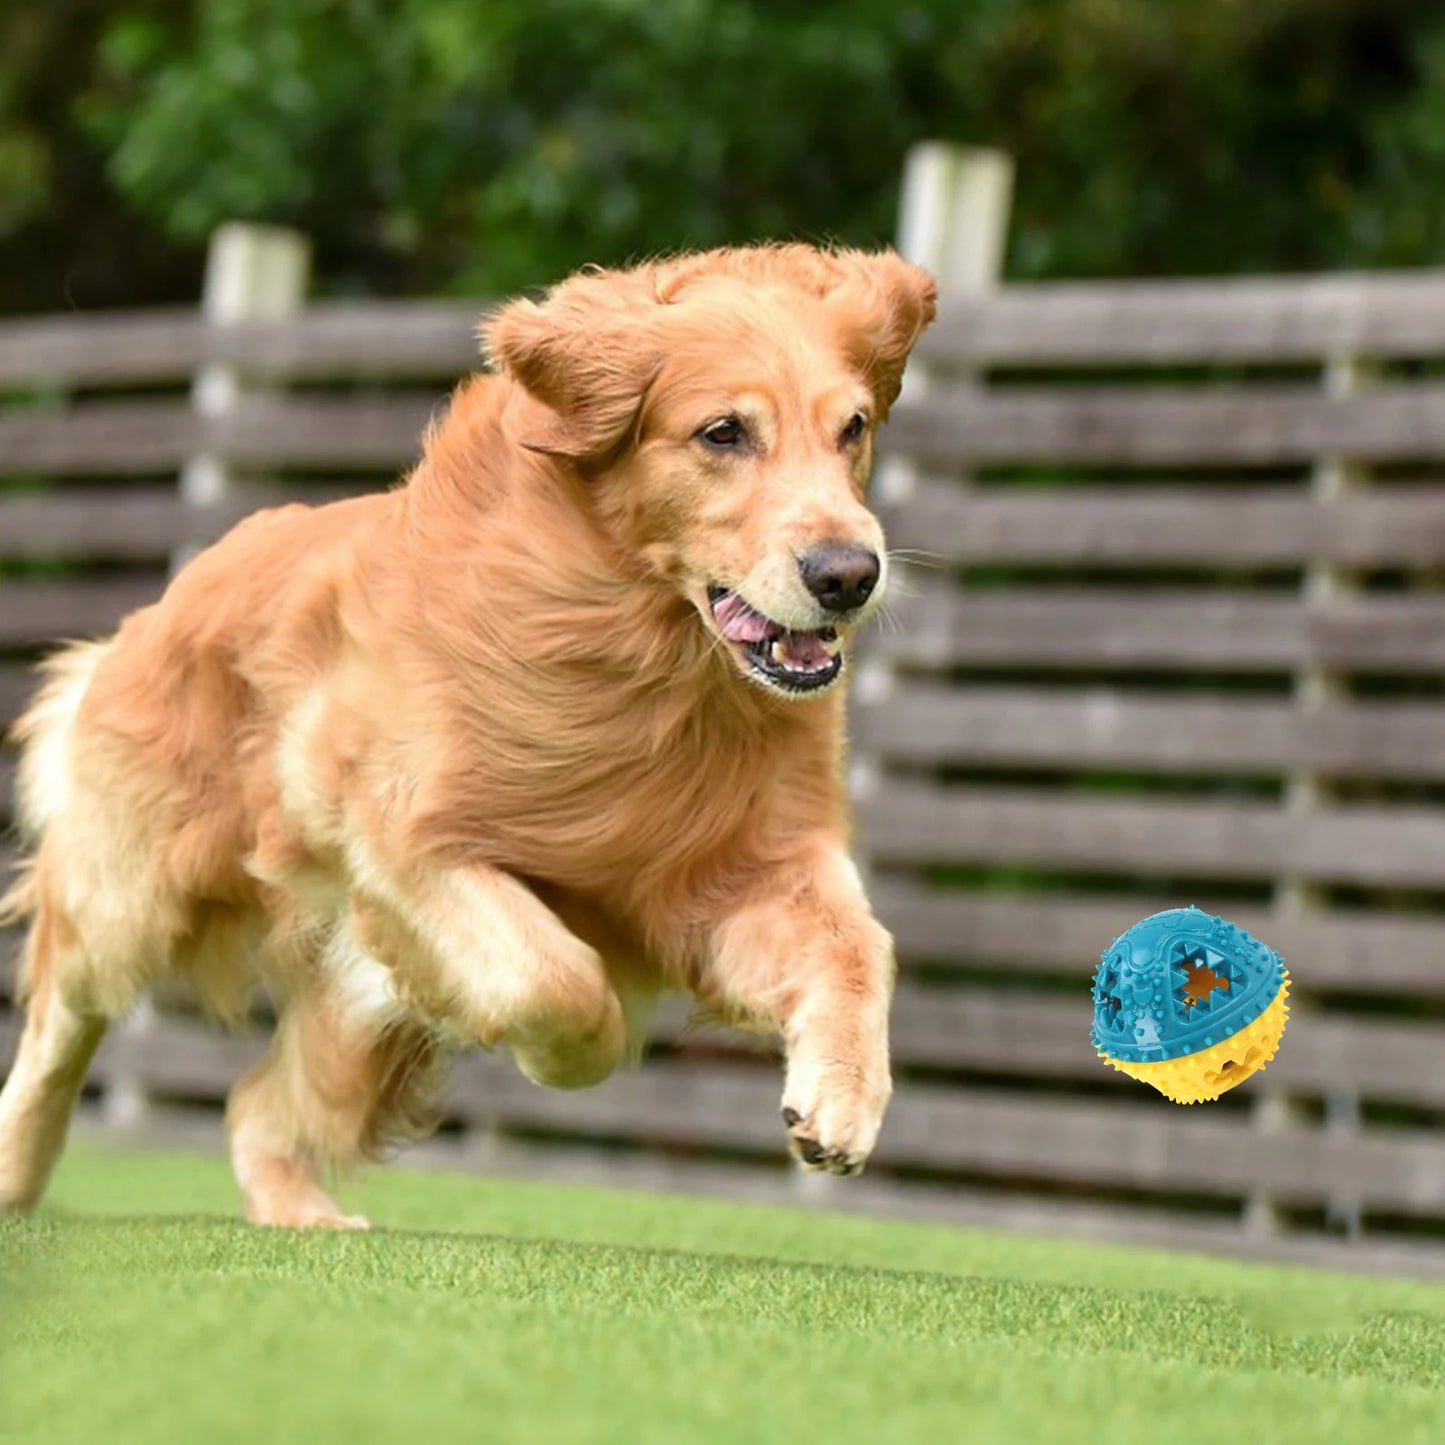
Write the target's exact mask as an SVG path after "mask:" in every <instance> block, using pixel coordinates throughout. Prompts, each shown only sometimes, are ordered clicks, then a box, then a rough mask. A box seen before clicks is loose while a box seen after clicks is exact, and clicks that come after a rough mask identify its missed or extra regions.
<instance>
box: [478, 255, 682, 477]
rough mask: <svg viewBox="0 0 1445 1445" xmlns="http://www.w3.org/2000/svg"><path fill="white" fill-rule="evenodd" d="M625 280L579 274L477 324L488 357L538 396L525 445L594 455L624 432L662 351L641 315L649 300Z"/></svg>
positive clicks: (578, 456)
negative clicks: (535, 298)
mask: <svg viewBox="0 0 1445 1445" xmlns="http://www.w3.org/2000/svg"><path fill="white" fill-rule="evenodd" d="M629 279H630V278H628V277H625V276H623V275H622V274H620V273H616V272H613V273H607V272H601V273H595V274H593V275H588V276H582V277H578V278H575V279H574V280H572V281H568V282H564V283H563V284H562V285H560V286H557V287H555V288H554V289H553V290H552V292H551V293H550V294H549V295H548V296H547V298H546V299H545V300H544V301H542V302H541V303H538V302H535V301H513V302H511V303H509V304H508V305H506V306H504V307H503V308H502V309H501V310H500V311H499V312H497V313H496V314H495V315H494V316H493V317H492V318H491V319H490V320H489V321H487V322H486V323H485V324H484V325H483V328H482V341H483V346H484V349H485V351H486V354H487V356H488V358H489V360H490V361H491V364H492V366H493V367H494V368H496V369H497V370H499V371H501V372H503V373H505V374H506V375H508V376H510V377H512V378H513V379H514V380H516V381H517V382H518V383H520V385H521V386H522V387H523V388H524V389H525V390H526V391H527V392H528V394H529V395H531V396H532V397H533V398H534V399H535V400H537V401H539V402H540V403H541V404H542V407H541V408H539V409H536V414H535V417H534V418H532V419H531V420H529V423H528V425H527V429H526V431H525V432H524V433H523V436H522V443H523V445H524V446H526V447H528V448H529V449H530V450H532V451H538V452H545V453H547V454H548V455H551V456H562V457H569V458H572V459H574V460H579V461H581V460H590V461H596V460H599V459H601V458H603V457H605V456H607V455H609V454H610V453H612V452H614V451H616V450H617V448H618V447H620V446H621V445H622V443H623V442H624V441H625V440H626V439H627V437H628V435H629V434H630V432H631V430H632V427H633V424H634V423H635V421H636V419H637V415H638V413H639V411H640V410H641V407H642V402H643V399H644V398H645V396H646V394H647V389H648V387H649V386H650V385H651V383H652V380H653V378H654V377H655V376H656V374H657V372H658V370H659V368H660V367H661V364H662V355H661V353H660V349H659V348H658V346H657V345H656V343H655V341H654V339H653V337H652V327H651V325H650V324H649V323H650V321H651V320H652V318H651V316H650V315H649V313H650V312H651V311H653V310H655V307H656V303H655V301H654V300H653V299H652V296H651V293H650V291H647V290H645V289H643V288H641V287H633V286H629V285H627V284H626V283H627V281H628V280H629Z"/></svg>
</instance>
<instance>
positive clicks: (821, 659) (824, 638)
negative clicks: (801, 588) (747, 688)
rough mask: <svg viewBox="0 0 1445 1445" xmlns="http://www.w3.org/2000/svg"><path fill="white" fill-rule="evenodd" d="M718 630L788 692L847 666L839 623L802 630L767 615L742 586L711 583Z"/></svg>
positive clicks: (832, 677) (830, 678)
mask: <svg viewBox="0 0 1445 1445" xmlns="http://www.w3.org/2000/svg"><path fill="white" fill-rule="evenodd" d="M707 600H708V604H709V605H710V606H711V608H712V616H713V622H714V623H715V624H716V625H717V630H718V631H719V632H720V633H721V634H722V635H723V637H725V638H726V639H727V640H728V641H729V642H730V643H732V644H733V646H734V647H736V648H737V649H738V651H739V653H740V654H741V656H742V658H743V660H744V661H745V662H746V663H747V665H748V667H749V668H750V669H751V671H752V672H753V674H754V676H756V677H757V678H759V679H760V680H761V681H763V682H765V683H767V684H768V686H769V687H775V688H778V689H779V690H780V691H782V692H793V693H800V692H816V691H817V690H818V689H819V688H823V687H827V686H828V684H829V683H831V682H836V681H837V679H838V674H839V673H840V672H842V671H843V645H842V642H841V641H840V640H839V637H838V630H837V628H834V627H819V628H817V629H815V630H814V631H811V632H797V631H793V630H792V629H790V628H787V627H784V626H783V625H782V624H781V623H779V622H774V621H773V620H772V618H771V617H765V616H764V615H763V614H762V613H761V612H759V611H758V610H757V608H756V607H753V606H752V605H751V604H749V603H747V602H745V601H744V600H743V599H742V598H741V597H739V596H738V594H737V593H736V592H733V591H731V590H730V589H729V588H727V587H722V586H720V585H718V584H717V583H714V584H713V585H712V586H710V587H709V588H708V589H707Z"/></svg>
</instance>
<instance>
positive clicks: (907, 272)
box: [834, 251, 938, 420]
mask: <svg viewBox="0 0 1445 1445" xmlns="http://www.w3.org/2000/svg"><path fill="white" fill-rule="evenodd" d="M839 259H840V260H842V261H843V262H844V263H845V265H846V266H847V269H848V270H849V271H850V272H851V273H852V275H851V277H850V279H849V281H846V282H844V283H843V284H842V285H841V286H840V287H839V288H838V290H837V291H836V292H835V293H834V294H835V295H836V296H837V297H838V299H839V302H840V304H841V305H842V306H844V307H845V308H846V311H845V323H844V324H845V327H846V328H847V333H846V340H845V345H846V346H847V347H848V349H849V351H850V353H851V354H852V356H853V357H854V361H855V364H856V365H857V367H858V369H859V371H860V372H861V374H862V376H863V379H864V380H865V381H866V382H867V384H868V387H869V389H870V390H871V391H872V393H873V396H874V401H875V404H876V406H877V408H878V417H879V419H880V420H882V419H883V418H884V417H886V416H887V415H888V410H889V408H890V407H891V406H892V405H893V403H894V402H895V401H896V400H897V399H898V392H899V389H900V388H901V387H902V385H903V368H904V367H905V366H907V364H908V355H909V353H910V352H911V351H912V350H913V346H914V343H915V342H916V341H917V340H918V338H919V336H920V335H921V334H922V333H923V330H924V328H925V327H927V326H928V324H929V323H930V322H931V321H932V320H933V318H934V316H935V315H936V314H937V311H938V283H937V282H936V281H935V280H934V279H933V277H932V276H930V275H929V273H928V272H927V271H925V270H924V269H923V268H922V267H921V266H915V265H913V264H912V263H911V262H909V261H905V260H904V259H903V258H902V257H901V256H900V255H898V254H897V252H895V251H879V252H877V253H873V254H870V253H866V252H862V251H851V252H845V253H844V254H843V255H842V256H841V257H840V258H839Z"/></svg>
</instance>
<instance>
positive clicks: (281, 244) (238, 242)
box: [101, 222, 311, 1127]
mask: <svg viewBox="0 0 1445 1445" xmlns="http://www.w3.org/2000/svg"><path fill="white" fill-rule="evenodd" d="M310 265H311V254H310V245H309V243H308V242H307V240H306V238H305V237H304V236H302V235H300V234H299V233H297V232H295V231H289V230H285V229H282V228H280V227H273V226H252V225H246V224H243V223H239V222H237V223H232V224H229V225H225V226H222V227H221V228H220V229H219V230H218V231H217V232H216V233H215V235H214V236H212V238H211V245H210V250H209V253H208V255H207V257H206V276H205V282H204V289H203V292H202V297H201V312H202V315H203V316H204V317H205V319H206V321H207V322H208V323H209V324H211V325H213V326H234V325H237V324H239V323H241V322H246V321H281V320H284V319H285V318H286V317H288V316H294V315H295V314H296V313H297V312H298V311H299V310H300V309H301V307H302V305H303V303H304V302H305V299H306V283H307V278H308V274H309V271H310ZM246 390H247V381H246V378H245V377H244V376H243V375H242V374H241V373H240V372H239V371H238V370H237V368H236V367H234V366H227V365H220V364H209V365H206V366H203V367H202V368H201V369H200V371H198V372H197V374H196V377H195V380H194V382H193V383H192V386H191V405H192V406H193V407H194V408H195V409H196V410H197V411H198V412H200V413H202V414H203V415H205V416H207V417H216V416H222V415H224V414H225V413H226V412H227V411H229V410H230V409H232V408H233V407H235V406H236V405H237V404H238V402H239V401H240V399H241V397H242V396H243V395H244V394H245V393H246ZM244 485H245V479H243V478H240V477H238V476H236V475H235V473H234V471H233V469H232V468H231V466H230V465H229V463H228V462H227V460H226V458H224V457H221V456H216V455H214V454H211V453H200V454H198V455H196V456H193V457H191V458H189V459H188V460H187V461H186V463H185V465H184V466H183V467H182V469H181V475H180V487H179V490H180V504H181V506H182V507H191V508H194V507H213V506H215V505H216V504H218V503H220V502H222V501H225V500H227V499H228V498H230V497H232V496H233V495H234V494H235V492H236V491H237V489H238V487H241V486H244ZM201 545H202V544H201V542H200V540H199V539H198V537H195V538H192V539H191V540H188V541H185V542H183V543H181V544H180V545H179V546H178V547H177V548H176V550H175V552H174V553H173V554H172V557H171V571H172V573H174V572H176V571H178V570H179V569H180V568H181V567H183V566H184V565H185V564H186V563H187V562H188V561H189V560H190V559H191V557H193V556H194V555H195V553H196V552H197V551H198V550H199V549H200V546H201ZM118 1029H119V1031H120V1032H122V1033H124V1034H125V1035H126V1036H127V1037H128V1038H129V1039H131V1040H137V1041H139V1040H144V1039H146V1038H148V1037H153V1036H154V1034H155V1033H156V1005H155V1002H154V1001H153V1000H152V999H151V998H149V997H144V998H142V999H141V1001H140V1002H139V1004H138V1005H137V1006H136V1008H135V1009H134V1010H133V1011H132V1012H131V1013H130V1014H129V1015H128V1016H127V1017H126V1019H125V1020H124V1021H123V1022H122V1023H121V1024H120V1025H118ZM140 1052H141V1051H140V1050H137V1049H127V1050H123V1051H122V1057H131V1058H135V1057H138V1055H139V1053H140ZM101 1107H102V1112H103V1115H104V1118H105V1121H106V1123H107V1124H111V1125H116V1126H121V1127H127V1126H129V1127H135V1126H137V1125H140V1124H142V1123H144V1122H145V1119H146V1115H147V1113H148V1111H149V1097H148V1093H147V1089H146V1086H145V1084H144V1083H143V1082H142V1081H141V1079H140V1078H139V1077H137V1076H136V1075H135V1074H134V1073H133V1072H131V1071H128V1070H126V1069H124V1068H123V1067H122V1068H120V1069H118V1070H117V1071H115V1072H112V1073H111V1074H110V1075H109V1076H108V1077H107V1080H106V1088H105V1093H104V1095H103V1096H102V1101H101Z"/></svg>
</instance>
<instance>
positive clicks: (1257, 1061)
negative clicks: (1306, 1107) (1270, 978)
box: [1099, 976, 1289, 1104]
mask: <svg viewBox="0 0 1445 1445" xmlns="http://www.w3.org/2000/svg"><path fill="white" fill-rule="evenodd" d="M1288 993H1289V978H1288V976H1286V978H1285V979H1284V982H1283V983H1281V984H1280V987H1279V992H1278V993H1277V994H1275V996H1274V1001H1273V1002H1272V1003H1271V1004H1270V1006H1269V1007H1268V1008H1267V1009H1265V1011H1264V1012H1263V1013H1262V1014H1260V1016H1259V1017H1258V1018H1257V1019H1255V1021H1254V1022H1253V1023H1252V1024H1246V1025H1245V1027H1244V1028H1242V1029H1240V1031H1239V1032H1238V1033H1237V1034H1230V1036H1229V1037H1228V1038H1227V1039H1225V1040H1224V1042H1223V1043H1218V1044H1215V1045H1213V1047H1211V1048H1207V1049H1200V1050H1199V1052H1198V1053H1194V1054H1186V1055H1185V1056H1184V1057H1183V1058H1181V1059H1162V1060H1160V1061H1159V1062H1157V1063H1150V1064H1127V1063H1125V1062H1123V1060H1121V1059H1111V1058H1108V1057H1107V1056H1106V1055H1105V1054H1103V1053H1102V1052H1101V1053H1100V1054H1099V1057H1100V1058H1101V1059H1103V1060H1104V1062H1105V1063H1106V1064H1112V1065H1113V1066H1114V1067H1115V1068H1116V1069H1118V1070H1119V1072H1120V1073H1123V1074H1128V1075H1129V1077H1130V1078H1131V1079H1138V1080H1140V1081H1141V1082H1143V1083H1145V1084H1152V1085H1153V1086H1154V1087H1155V1088H1156V1089H1158V1090H1159V1092H1160V1093H1161V1094H1163V1095H1164V1096H1165V1097H1166V1098H1168V1099H1173V1100H1174V1102H1175V1103H1176V1104H1202V1103H1205V1102H1207V1101H1208V1100H1210V1099H1217V1098H1218V1097H1219V1096H1220V1095H1221V1094H1223V1093H1227V1092H1228V1091H1229V1090H1230V1089H1232V1088H1234V1086H1235V1085H1236V1084H1242V1083H1243V1082H1244V1081H1245V1080H1246V1079H1247V1078H1249V1077H1250V1075H1251V1074H1257V1073H1258V1072H1259V1071H1260V1070H1261V1069H1262V1068H1263V1067H1264V1066H1265V1065H1266V1064H1267V1063H1268V1062H1269V1061H1270V1060H1271V1059H1272V1058H1273V1057H1274V1056H1275V1054H1276V1053H1278V1052H1279V1041H1280V1039H1281V1038H1283V1037H1284V1026H1285V1024H1286V1023H1288V1022H1289V1005H1288V1004H1287V1003H1286V1002H1285V996H1286V995H1287V994H1288Z"/></svg>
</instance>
